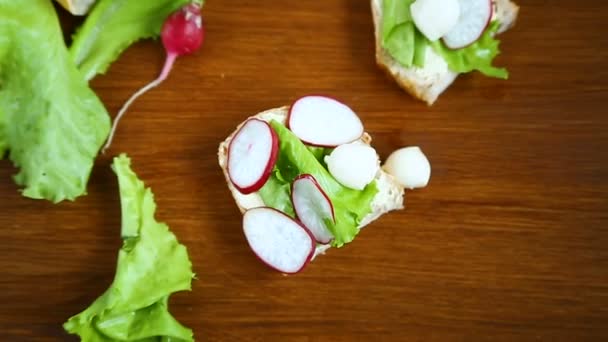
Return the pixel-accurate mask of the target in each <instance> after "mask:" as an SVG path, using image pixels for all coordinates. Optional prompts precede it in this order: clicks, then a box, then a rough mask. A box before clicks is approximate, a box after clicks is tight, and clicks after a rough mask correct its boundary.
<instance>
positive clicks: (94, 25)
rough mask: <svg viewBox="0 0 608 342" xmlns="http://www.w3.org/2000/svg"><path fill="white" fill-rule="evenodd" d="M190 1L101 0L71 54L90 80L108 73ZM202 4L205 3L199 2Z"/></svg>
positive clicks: (76, 36) (157, 32)
mask: <svg viewBox="0 0 608 342" xmlns="http://www.w3.org/2000/svg"><path fill="white" fill-rule="evenodd" d="M189 2H191V1H190V0H139V1H134V0H99V2H98V3H96V4H95V6H93V8H92V9H91V12H90V13H89V15H88V16H87V18H86V19H85V21H84V24H83V25H82V26H81V27H80V28H79V29H78V30H77V32H76V34H75V35H74V37H73V42H72V46H71V47H70V54H71V56H72V59H73V60H74V62H75V63H76V65H78V68H79V69H80V70H81V72H82V73H83V75H84V77H85V78H86V79H87V80H90V79H92V78H93V77H95V75H97V74H103V73H105V72H106V70H107V69H108V67H109V66H110V64H111V63H112V62H113V61H114V60H116V59H117V58H118V56H119V55H120V54H121V53H122V52H123V51H124V50H125V49H126V48H127V47H129V46H130V45H131V44H133V43H134V42H136V41H138V40H140V39H144V38H155V37H158V36H159V34H160V30H161V28H162V26H163V23H164V21H165V19H166V18H167V17H168V16H169V14H171V13H172V12H174V11H175V10H177V9H178V8H180V7H182V6H183V5H185V4H187V3H189ZM196 2H198V3H199V4H201V5H202V3H203V1H202V0H199V1H196Z"/></svg>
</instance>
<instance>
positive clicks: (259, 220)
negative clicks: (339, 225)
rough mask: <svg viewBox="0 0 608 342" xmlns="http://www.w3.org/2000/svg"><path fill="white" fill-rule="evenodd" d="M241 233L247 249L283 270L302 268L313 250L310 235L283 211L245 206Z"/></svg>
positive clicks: (293, 271) (294, 270)
mask: <svg viewBox="0 0 608 342" xmlns="http://www.w3.org/2000/svg"><path fill="white" fill-rule="evenodd" d="M243 232H244V233H245V238H246V239H247V243H248V244H249V247H251V250H253V252H254V253H255V255H256V256H257V257H258V258H259V259H260V260H262V262H264V263H265V264H266V265H268V266H270V267H272V268H273V269H275V270H277V271H279V272H283V273H297V272H299V271H301V270H302V269H304V267H305V266H306V265H307V264H308V262H309V261H310V260H311V259H312V256H313V255H314V252H315V240H314V237H313V236H312V234H311V233H310V232H309V231H308V230H307V229H306V228H304V227H303V226H302V225H300V224H299V223H298V222H296V221H295V220H293V219H292V218H291V217H289V216H287V215H285V214H284V213H282V212H280V211H278V210H276V209H273V208H269V207H258V208H253V209H249V210H248V211H246V212H245V214H244V215H243Z"/></svg>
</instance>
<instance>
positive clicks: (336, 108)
mask: <svg viewBox="0 0 608 342" xmlns="http://www.w3.org/2000/svg"><path fill="white" fill-rule="evenodd" d="M287 125H288V127H289V129H291V131H292V132H293V133H294V134H295V135H296V136H297V137H298V138H300V139H301V140H302V141H303V142H305V143H307V144H310V145H315V146H324V147H333V146H338V145H341V144H345V143H349V142H352V141H355V140H357V139H359V138H360V137H361V135H362V134H363V124H362V123H361V120H360V119H359V117H358V116H357V114H355V112H353V110H352V109H350V108H349V107H348V106H346V105H345V104H343V103H340V102H338V101H336V100H334V99H332V98H329V97H325V96H305V97H302V98H300V99H298V100H297V101H296V102H294V104H293V105H291V109H290V111H289V117H288V118H287Z"/></svg>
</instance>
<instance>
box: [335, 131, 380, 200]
mask: <svg viewBox="0 0 608 342" xmlns="http://www.w3.org/2000/svg"><path fill="white" fill-rule="evenodd" d="M325 163H326V164H327V169H328V170H329V172H330V173H331V175H332V176H333V177H334V178H335V179H336V180H337V181H338V182H339V183H340V184H342V185H344V186H345V187H348V188H351V189H356V190H363V189H364V188H365V186H367V184H369V183H370V182H371V181H372V180H374V178H375V177H376V173H377V172H378V169H379V167H380V166H379V160H378V154H377V153H376V150H374V149H373V148H372V147H371V146H369V145H367V144H364V143H362V142H359V141H356V142H353V143H350V144H344V145H340V146H338V147H336V148H335V149H334V150H333V151H332V152H331V154H329V155H328V156H326V157H325Z"/></svg>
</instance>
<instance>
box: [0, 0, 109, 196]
mask: <svg viewBox="0 0 608 342" xmlns="http://www.w3.org/2000/svg"><path fill="white" fill-rule="evenodd" d="M109 129H110V117H109V116H108V113H107V112H106V110H105V108H104V106H103V104H102V102H101V101H100V100H99V98H98V97H97V96H96V95H95V93H94V92H93V91H92V90H91V89H90V88H89V87H88V85H87V82H86V81H85V80H84V79H83V78H82V75H81V74H80V73H79V71H78V70H77V69H76V67H75V65H74V64H73V62H72V60H71V59H70V57H69V55H68V51H67V49H66V46H65V43H64V40H63V34H62V32H61V27H60V25H59V20H58V18H57V14H56V12H55V9H54V7H53V5H52V3H51V2H50V1H48V0H22V1H12V0H0V152H1V153H2V154H3V155H4V153H5V152H6V151H7V150H9V151H10V153H9V158H10V160H12V161H13V163H14V164H15V166H17V167H19V168H20V171H19V173H18V174H17V175H16V176H15V178H14V179H15V181H16V183H17V184H19V185H21V186H24V187H25V188H24V190H23V195H24V196H26V197H30V198H35V199H47V200H50V201H52V202H55V203H56V202H60V201H62V200H66V199H68V200H74V199H75V198H76V197H78V196H81V195H84V194H85V193H86V185H87V183H88V179H89V175H90V173H91V169H92V167H93V163H94V160H95V157H96V156H97V152H98V151H99V148H100V147H101V144H103V142H104V140H105V139H106V137H107V134H108V133H109Z"/></svg>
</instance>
